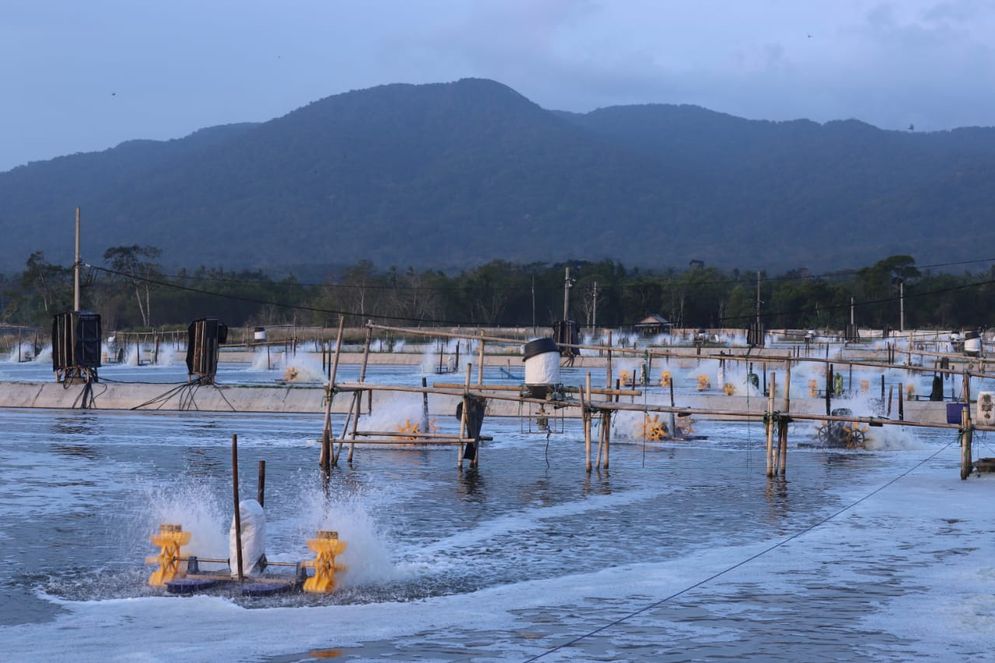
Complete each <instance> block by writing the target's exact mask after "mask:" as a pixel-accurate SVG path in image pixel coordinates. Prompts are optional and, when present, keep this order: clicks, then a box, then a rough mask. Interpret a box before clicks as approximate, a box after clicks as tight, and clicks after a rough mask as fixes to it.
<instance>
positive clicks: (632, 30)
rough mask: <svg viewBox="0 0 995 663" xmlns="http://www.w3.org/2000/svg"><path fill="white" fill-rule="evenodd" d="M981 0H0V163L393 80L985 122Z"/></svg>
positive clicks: (782, 115) (591, 105) (804, 113)
mask: <svg viewBox="0 0 995 663" xmlns="http://www.w3.org/2000/svg"><path fill="white" fill-rule="evenodd" d="M993 35H995V2H992V1H989V0H896V1H893V2H886V1H881V0H685V1H678V0H572V1H568V0H281V1H275V0H274V1H270V2H265V1H260V0H168V1H166V0H0V171H2V170H7V169H10V168H12V167H14V166H17V165H20V164H23V163H26V162H29V161H35V160H40V159H48V158H52V157H54V156H58V155H62V154H70V153H74V152H81V151H92V150H101V149H106V148H109V147H112V146H114V145H116V144H118V143H120V142H122V141H125V140H129V139H135V138H152V139H168V138H176V137H180V136H184V135H186V134H189V133H191V132H192V131H195V130H197V129H199V128H202V127H206V126H213V125H217V124H227V123H232V122H244V121H261V120H267V119H270V118H273V117H278V116H280V115H283V114H285V113H287V112H289V111H291V110H293V109H294V108H297V107H299V106H301V105H303V104H306V103H308V102H309V101H313V100H315V99H320V98H323V97H326V96H329V95H332V94H337V93H340V92H345V91H348V90H352V89H359V88H365V87H371V86H374V85H380V84H385V83H394V82H408V83H428V82H440V81H451V80H456V79H459V78H464V77H471V76H472V77H483V78H492V79H495V80H498V81H500V82H502V83H505V84H507V85H509V86H511V87H513V88H515V89H516V90H518V91H519V92H521V93H522V94H524V95H525V96H526V97H528V98H530V99H532V100H533V101H535V102H537V103H538V104H540V105H542V106H543V107H546V108H555V109H563V110H573V111H588V110H593V109H595V108H598V107H602V106H610V105H615V104H631V103H690V104H698V105H701V106H705V107H707V108H711V109H713V110H718V111H723V112H727V113H731V114H734V115H740V116H744V117H749V118H757V119H771V120H787V119H796V118H803V117H804V118H809V119H813V120H816V121H820V122H824V121H828V120H833V119H847V118H857V119H860V120H864V121H866V122H870V123H871V124H874V125H876V126H880V127H883V128H888V129H907V128H908V127H909V126H910V125H914V126H915V128H916V130H917V131H932V130H941V129H948V128H952V127H956V126H969V125H985V126H990V125H995V39H993Z"/></svg>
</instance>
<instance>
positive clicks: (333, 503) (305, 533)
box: [295, 489, 403, 587]
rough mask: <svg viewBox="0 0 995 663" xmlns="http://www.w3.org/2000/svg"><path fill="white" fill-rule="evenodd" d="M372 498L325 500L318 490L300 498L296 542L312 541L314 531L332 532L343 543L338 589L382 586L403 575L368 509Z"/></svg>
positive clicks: (386, 540)
mask: <svg viewBox="0 0 995 663" xmlns="http://www.w3.org/2000/svg"><path fill="white" fill-rule="evenodd" d="M376 501H377V500H376V498H375V496H370V495H364V494H355V495H349V496H341V497H336V498H333V499H331V500H327V499H326V497H325V495H324V494H323V492H322V491H321V490H317V489H316V490H312V491H310V492H308V493H305V494H303V495H302V496H301V507H300V509H299V513H300V518H299V519H298V521H297V523H296V530H297V533H296V536H295V538H296V540H298V541H301V542H303V541H306V540H307V539H310V538H313V537H314V535H315V533H316V532H317V531H318V530H334V531H336V532H338V533H339V539H340V540H342V541H344V542H345V543H346V549H345V552H344V553H343V554H342V555H341V556H340V557H339V558H338V561H341V562H342V563H343V564H344V565H345V566H346V568H347V569H348V570H347V571H346V572H345V573H343V574H342V575H340V576H337V578H338V579H339V580H340V581H341V583H342V586H344V587H349V586H356V585H369V584H379V583H386V582H390V581H392V580H396V579H398V578H400V577H401V576H402V575H403V574H402V573H401V571H400V570H399V569H398V568H397V567H395V565H394V563H393V562H392V561H391V553H390V548H389V546H388V538H387V536H386V534H385V533H383V532H382V531H380V528H379V526H378V524H377V522H376V520H375V518H374V517H373V515H372V514H371V513H370V511H369V510H368V506H370V505H371V504H375V503H376Z"/></svg>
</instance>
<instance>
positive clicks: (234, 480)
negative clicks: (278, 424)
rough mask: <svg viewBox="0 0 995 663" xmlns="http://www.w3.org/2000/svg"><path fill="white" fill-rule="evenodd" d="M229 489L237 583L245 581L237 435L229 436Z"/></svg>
mask: <svg viewBox="0 0 995 663" xmlns="http://www.w3.org/2000/svg"><path fill="white" fill-rule="evenodd" d="M231 487H232V499H233V500H234V501H235V561H236V564H237V566H236V571H237V572H238V581H239V582H242V580H244V579H245V574H244V573H243V572H242V569H243V568H244V567H243V566H242V508H241V506H240V500H239V499H238V435H237V434H235V433H232V436H231Z"/></svg>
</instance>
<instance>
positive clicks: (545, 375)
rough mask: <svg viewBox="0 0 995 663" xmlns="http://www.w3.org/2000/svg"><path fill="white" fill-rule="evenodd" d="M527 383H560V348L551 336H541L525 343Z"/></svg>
mask: <svg viewBox="0 0 995 663" xmlns="http://www.w3.org/2000/svg"><path fill="white" fill-rule="evenodd" d="M523 360H524V361H525V384H526V385H527V386H530V387H531V386H539V385H555V384H560V349H559V346H557V345H556V342H555V341H554V340H553V339H551V338H539V339H536V340H534V341H529V342H528V343H526V344H525V351H524V357H523Z"/></svg>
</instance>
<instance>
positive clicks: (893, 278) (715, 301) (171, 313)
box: [0, 245, 995, 330]
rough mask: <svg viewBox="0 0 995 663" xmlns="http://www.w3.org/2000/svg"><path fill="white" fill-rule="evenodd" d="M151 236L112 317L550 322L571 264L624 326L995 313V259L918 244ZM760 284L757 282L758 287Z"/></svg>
mask: <svg viewBox="0 0 995 663" xmlns="http://www.w3.org/2000/svg"><path fill="white" fill-rule="evenodd" d="M161 257H162V252H161V251H160V250H159V249H158V248H156V247H152V246H138V245H133V246H115V247H110V248H108V249H107V250H106V251H105V252H104V254H103V263H102V265H98V266H93V267H89V266H86V267H84V268H83V269H82V299H83V305H84V308H86V309H89V310H92V311H95V312H98V313H100V314H101V315H102V317H103V324H104V328H105V329H122V330H124V329H129V330H142V329H153V328H177V327H181V326H183V325H185V324H186V323H187V322H188V321H189V320H191V319H195V318H198V317H205V316H209V317H217V318H219V319H221V320H224V321H225V322H227V323H228V324H230V325H238V326H243V325H248V326H251V325H275V324H289V323H291V322H295V323H297V324H299V325H319V326H334V325H335V324H336V323H337V320H338V316H339V314H340V313H345V314H348V315H349V318H350V319H349V323H350V324H358V323H361V322H363V321H365V320H366V319H374V320H377V319H380V320H386V321H389V322H393V323H396V324H400V325H411V326H416V325H424V326H430V325H447V326H455V325H467V326H471V325H474V326H476V325H483V326H518V327H531V326H536V327H546V326H548V325H549V324H551V323H552V322H554V321H556V320H559V319H561V318H562V317H563V292H564V284H565V271H566V268H567V267H569V268H570V275H571V281H570V289H569V306H570V318H571V319H573V320H576V321H577V322H578V323H579V324H581V325H582V326H585V327H587V326H593V325H596V326H599V327H622V326H629V325H632V324H634V323H636V322H638V321H639V320H641V319H642V318H644V317H645V316H647V315H650V314H658V315H661V316H663V317H664V318H666V319H667V320H669V321H671V322H672V323H673V324H674V325H675V326H679V327H709V328H715V327H733V328H735V327H739V328H745V327H747V326H748V325H749V324H750V323H751V322H752V321H753V320H754V319H755V316H756V312H757V300H758V299H759V302H760V303H759V309H760V313H761V316H762V318H763V322H764V324H765V326H767V327H768V328H781V327H788V328H820V329H826V328H828V329H842V328H843V327H844V326H845V325H846V324H847V323H848V322H849V320H850V315H851V302H853V304H854V306H853V314H854V319H855V322H856V324H857V325H858V326H861V327H873V328H890V329H897V328H898V326H899V315H900V307H901V306H902V304H901V302H900V300H899V295H900V293H903V294H904V314H905V326H906V327H907V328H930V327H935V328H944V329H945V328H976V327H987V326H990V325H991V324H992V321H993V319H995V298H993V296H992V295H995V265H992V266H991V267H989V268H988V269H987V270H986V271H982V272H971V271H964V272H962V273H959V274H954V273H951V272H946V271H932V270H929V269H920V268H919V267H917V265H916V263H915V260H914V259H913V258H912V257H911V256H905V255H897V256H890V257H888V258H885V259H883V260H880V261H878V262H876V263H874V264H872V265H869V266H867V267H863V268H860V269H853V270H841V271H837V272H832V273H826V274H809V273H808V272H807V271H806V270H794V271H789V272H786V273H782V274H767V273H765V272H761V273H759V275H758V273H757V272H749V271H741V270H721V269H717V268H715V267H709V266H705V265H703V264H701V263H699V262H697V261H695V262H693V263H692V264H691V265H690V266H689V267H688V268H686V269H681V270H677V269H672V268H669V269H656V270H655V269H647V268H643V267H626V266H625V265H623V263H621V262H619V261H613V260H603V261H598V262H585V261H575V262H570V263H556V264H548V263H531V264H516V263H511V262H505V261H492V262H489V263H486V264H483V265H479V266H474V267H472V268H468V269H465V270H463V271H460V272H458V273H447V272H443V271H439V270H433V269H415V268H411V267H409V268H407V269H399V268H397V267H389V268H386V269H384V268H378V267H377V266H375V265H374V264H373V263H371V262H369V261H360V262H358V263H356V264H354V265H351V266H349V267H345V268H340V269H337V270H333V271H332V272H331V273H330V275H329V276H328V277H327V278H326V279H324V280H323V281H321V282H314V283H308V282H302V281H300V280H298V279H296V278H294V277H293V276H287V277H283V278H276V277H273V276H271V275H268V274H266V273H265V272H263V271H261V270H225V269H220V268H208V267H199V268H197V269H190V270H187V269H181V270H179V271H177V272H176V273H172V274H171V273H166V272H165V271H164V269H163V267H162V266H161V263H160V260H161ZM72 281H73V277H72V268H71V267H66V266H61V265H55V264H52V263H50V262H48V261H47V260H46V259H45V256H44V254H43V253H42V252H40V251H38V252H34V253H32V254H31V255H30V256H29V257H28V259H27V260H26V262H25V266H24V269H23V270H22V271H21V273H20V274H15V275H10V276H6V277H3V278H2V280H0V322H3V323H4V324H23V325H36V326H45V325H47V324H49V322H50V320H51V316H52V315H53V314H54V313H56V312H59V311H64V310H67V309H68V308H70V307H71V306H72V297H73V295H72V288H73V285H72ZM758 284H759V291H758Z"/></svg>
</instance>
